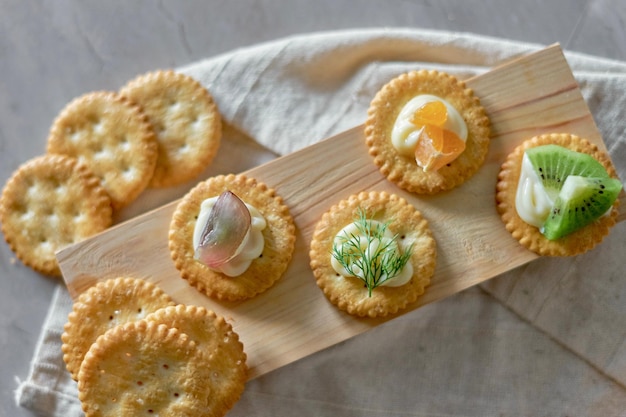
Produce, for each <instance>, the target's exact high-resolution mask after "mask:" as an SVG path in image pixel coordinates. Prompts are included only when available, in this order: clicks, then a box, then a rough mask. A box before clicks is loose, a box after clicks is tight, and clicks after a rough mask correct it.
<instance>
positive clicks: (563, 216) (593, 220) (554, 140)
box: [496, 133, 622, 256]
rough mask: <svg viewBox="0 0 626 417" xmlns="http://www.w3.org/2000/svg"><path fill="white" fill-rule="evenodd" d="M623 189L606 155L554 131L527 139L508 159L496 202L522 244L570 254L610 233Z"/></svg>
mask: <svg viewBox="0 0 626 417" xmlns="http://www.w3.org/2000/svg"><path fill="white" fill-rule="evenodd" d="M621 190H622V184H621V183H620V181H619V180H618V179H617V175H616V172H615V168H614V167H613V164H612V163H611V160H610V158H609V156H608V155H607V154H606V153H604V152H602V151H601V150H599V149H598V147H597V146H596V145H594V144H592V143H591V142H589V141H588V140H586V139H583V138H580V137H578V136H575V135H571V134H565V133H563V134H556V133H554V134H545V135H540V136H536V137H534V138H531V139H529V140H527V141H525V142H523V143H522V144H521V145H520V146H518V147H517V148H516V149H515V150H514V151H513V152H512V153H511V154H510V155H509V156H508V157H507V159H506V161H505V162H504V163H503V164H502V168H501V170H500V173H499V175H498V184H497V194H496V201H497V209H498V212H499V213H500V216H501V217H502V220H503V221H504V223H505V224H506V229H507V230H508V231H509V232H511V234H512V235H513V237H514V238H516V239H517V240H519V242H520V243H521V244H522V245H524V246H525V247H527V248H528V249H530V250H532V251H533V252H536V253H537V254H539V255H548V256H571V255H577V254H580V253H583V252H586V251H588V250H590V249H592V248H593V247H594V246H595V245H597V244H598V243H600V242H601V241H602V239H604V237H605V236H606V235H607V234H608V232H609V229H610V228H611V227H612V226H613V225H614V224H615V222H616V217H617V214H618V213H617V206H618V205H619V200H617V196H618V195H619V193H620V191H621Z"/></svg>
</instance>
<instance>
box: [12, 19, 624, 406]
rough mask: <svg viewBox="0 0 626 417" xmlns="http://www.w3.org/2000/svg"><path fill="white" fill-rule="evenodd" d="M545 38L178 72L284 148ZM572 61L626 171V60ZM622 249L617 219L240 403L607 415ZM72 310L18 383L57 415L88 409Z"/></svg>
mask: <svg viewBox="0 0 626 417" xmlns="http://www.w3.org/2000/svg"><path fill="white" fill-rule="evenodd" d="M542 47H543V45H535V44H528V43H521V42H513V41H507V40H500V39H494V38H488V37H484V36H477V35H474V34H469V33H451V32H441V31H427V30H419V29H367V30H351V31H340V32H328V33H315V34H309V35H302V36H296V37H290V38H286V39H281V40H278V41H275V42H270V43H266V44H262V45H258V46H254V47H250V48H245V49H240V50H236V51H233V52H231V53H228V54H225V55H221V56H217V57H213V58H209V59H206V60H204V61H201V62H197V63H193V64H191V65H189V66H186V67H184V68H179V69H178V70H179V71H181V72H185V73H188V74H190V75H192V76H193V77H195V78H196V79H198V80H200V81H201V82H202V83H203V84H204V85H205V86H206V87H207V88H208V89H209V90H210V91H211V93H212V95H213V96H214V97H215V99H216V101H217V103H218V106H219V109H220V112H221V113H222V115H223V118H224V120H225V121H226V122H227V123H228V124H230V125H232V126H234V127H236V128H237V129H238V130H240V131H242V132H244V133H245V134H247V135H248V136H250V137H251V138H253V139H254V140H256V141H258V142H259V143H260V144H262V145H264V146H265V147H267V148H268V149H270V150H272V151H273V152H275V153H277V154H280V155H284V154H287V153H290V152H293V151H295V150H297V149H300V148H303V147H305V146H308V145H310V144H313V143H315V142H317V141H319V140H321V139H324V138H326V137H329V136H332V135H334V134H336V133H340V132H342V131H344V130H346V129H348V128H351V127H354V126H356V125H359V124H361V123H363V122H364V120H365V116H366V110H367V107H368V105H369V102H370V100H371V98H372V97H373V95H374V94H375V93H376V91H377V90H378V89H379V88H380V87H381V86H382V85H383V84H384V83H385V82H386V81H388V80H389V79H390V78H391V77H393V76H395V75H397V74H400V73H402V72H405V71H408V70H411V69H416V68H435V69H439V70H442V71H446V72H449V73H453V74H456V75H458V76H459V77H461V78H464V77H468V76H471V75H476V74H480V73H482V72H484V71H487V70H488V69H489V68H490V67H492V66H494V65H497V64H499V63H501V62H503V61H506V60H509V59H511V58H513V57H516V56H520V55H522V54H527V53H529V52H532V51H535V50H538V49H540V48H542ZM566 58H567V60H568V62H569V64H570V66H571V67H572V69H573V72H574V75H575V77H576V79H577V80H578V82H579V83H580V87H581V90H582V92H583V96H584V97H585V99H586V100H587V102H588V104H589V107H590V109H591V112H592V114H593V115H594V118H595V120H596V122H597V125H598V128H599V129H600V131H601V133H602V135H603V137H604V140H605V142H606V145H607V147H608V149H609V152H610V154H611V156H612V158H613V161H614V162H615V164H616V167H617V170H618V173H619V175H620V177H621V178H626V138H625V137H624V135H623V134H624V129H625V127H626V126H625V125H624V123H623V120H625V116H626V114H625V113H626V64H625V63H621V62H616V61H611V60H607V59H600V58H596V57H592V56H588V55H584V54H579V53H571V52H567V51H566ZM227 139H228V138H225V140H227ZM624 253H626V227H625V225H624V224H623V223H622V224H619V225H618V226H617V227H615V228H614V230H613V231H612V233H611V235H610V236H609V237H608V238H607V240H606V241H605V242H603V244H602V245H601V246H600V247H598V248H597V249H595V250H593V251H591V252H590V253H588V254H585V255H582V256H579V257H576V258H567V259H539V260H537V261H535V262H533V263H531V264H529V265H527V266H525V267H521V268H518V269H516V270H514V271H511V272H509V273H507V274H505V275H503V276H501V277H498V278H496V279H493V280H491V281H489V282H487V283H485V284H483V285H482V289H484V290H486V291H487V292H488V293H490V294H491V295H493V297H495V298H496V299H497V300H499V302H496V301H495V300H494V298H492V297H491V296H489V295H487V294H486V293H485V292H484V291H482V290H481V289H479V288H473V289H471V290H469V291H466V292H464V293H461V294H459V295H456V296H454V297H450V298H449V299H446V300H443V301H441V302H438V303H435V304H432V305H428V306H426V307H424V308H421V309H418V310H416V311H414V312H412V313H410V314H407V315H404V316H402V317H400V318H398V319H396V320H392V321H391V322H389V323H388V324H386V325H383V326H379V327H378V328H376V329H374V330H372V331H370V332H368V333H366V334H364V335H361V336H358V337H356V338H354V339H351V340H349V341H347V342H344V343H342V344H339V345H337V346H333V347H331V348H329V349H326V350H324V351H322V352H319V353H317V354H315V355H312V356H310V357H308V358H305V359H303V360H301V361H298V362H296V363H294V364H292V365H289V366H287V367H284V368H282V369H279V370H277V371H274V372H272V373H270V374H268V375H265V376H263V377H261V378H258V379H256V380H254V381H251V382H250V383H249V384H248V387H247V388H246V391H245V393H244V396H243V398H242V399H241V401H240V402H239V403H238V404H237V405H236V406H235V408H234V409H233V410H232V412H231V414H232V415H242V416H243V415H247V416H250V415H273V416H281V415H285V416H286V415H293V414H294V413H298V414H302V415H336V416H353V415H354V416H356V415H360V416H363V415H367V416H390V415H423V414H427V415H456V414H461V415H466V416H474V415H476V416H482V415H493V414H499V413H503V414H507V413H513V414H516V415H538V414H542V415H554V414H559V415H561V414H568V415H589V414H590V411H591V410H592V411H594V412H598V413H599V414H598V415H612V413H614V412H615V410H621V409H626V390H624V389H623V386H624V385H626V332H624V330H623V325H621V323H623V322H624V319H625V318H626V310H625V309H624V307H623V306H624V305H625V304H624V302H623V300H624V299H625V298H626V279H624V276H623V267H621V266H620V264H619V262H618V260H619V256H620V255H621V256H623V254H624ZM70 308H71V300H70V298H69V295H68V294H67V291H66V290H65V289H64V288H63V287H62V286H59V288H58V289H57V291H56V292H55V295H54V297H53V299H52V302H51V306H50V311H49V314H48V317H47V319H46V322H45V324H44V328H43V329H42V336H41V338H40V342H39V344H38V346H37V349H36V352H35V356H34V358H33V362H32V364H31V371H30V374H29V376H28V378H27V380H26V381H23V382H21V383H20V385H19V387H18V389H17V391H16V401H17V402H18V404H20V405H22V406H25V407H28V408H31V409H33V410H35V411H37V412H38V413H40V414H42V415H46V416H61V415H62V416H64V417H73V416H80V415H82V412H81V411H80V404H79V403H78V400H77V398H76V387H75V383H74V382H73V381H72V380H71V378H70V377H69V374H68V373H67V372H66V371H65V368H64V364H63V362H62V355H61V353H60V341H59V336H60V334H61V332H62V325H63V323H64V322H65V319H66V317H67V313H68V312H69V310H70ZM509 309H510V310H512V311H514V312H515V313H517V315H515V314H511V311H510V310H509ZM538 329H540V330H541V331H539V330H538ZM555 341H556V342H555ZM600 400H601V401H600ZM429 413H430V414H429Z"/></svg>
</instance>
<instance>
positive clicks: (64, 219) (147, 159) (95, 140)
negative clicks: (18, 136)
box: [0, 71, 222, 276]
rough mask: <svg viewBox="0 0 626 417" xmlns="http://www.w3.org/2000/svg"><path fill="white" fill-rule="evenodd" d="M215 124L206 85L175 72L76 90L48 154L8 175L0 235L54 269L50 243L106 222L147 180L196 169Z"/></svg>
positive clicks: (43, 268)
mask: <svg viewBox="0 0 626 417" xmlns="http://www.w3.org/2000/svg"><path fill="white" fill-rule="evenodd" d="M221 132H222V130H221V119H220V114H219V111H218V108H217V106H216V104H215V102H214V101H213V98H212V97H211V95H210V93H209V92H208V91H207V90H206V89H205V88H204V87H203V86H202V85H201V84H200V83H199V82H198V81H196V80H194V79H193V78H191V77H189V76H187V75H184V74H180V73H176V72H174V71H156V72H152V73H148V74H144V75H141V76H139V77H137V78H135V79H133V80H131V81H129V82H128V83H127V84H126V85H125V86H124V87H122V88H121V89H120V91H119V92H104V91H98V92H91V93H87V94H85V95H83V96H81V97H78V98H76V99H75V100H73V101H72V102H70V103H69V104H68V105H67V106H66V107H65V108H64V109H63V110H62V111H61V112H60V114H59V115H58V116H57V118H56V119H55V120H54V122H53V124H52V127H51V129H50V133H49V136H48V140H47V152H46V154H45V155H43V156H39V157H36V158H34V159H32V160H30V161H27V162H26V163H24V164H22V165H21V166H20V167H18V169H17V170H16V171H15V172H14V174H13V175H12V177H11V178H10V179H9V180H8V181H7V183H6V185H5V187H4V190H3V192H2V197H1V199H0V222H1V223H2V231H3V233H4V237H5V240H6V241H7V243H8V244H9V246H10V247H11V250H13V252H14V253H15V254H16V256H17V258H18V259H20V260H21V261H22V262H23V263H24V264H25V265H27V266H30V267H31V268H33V269H34V270H36V271H38V272H40V273H43V274H46V275H51V276H60V275H61V271H60V270H59V266H58V263H57V261H56V258H55V252H57V251H58V250H60V249H62V248H64V247H66V246H68V245H71V244H72V243H76V242H78V241H80V240H82V239H84V238H86V237H89V236H91V235H94V234H96V233H98V232H100V231H102V230H104V229H106V228H107V227H109V226H110V225H111V223H112V222H113V216H114V213H115V212H116V211H117V210H119V209H121V208H122V207H124V206H126V205H128V204H130V203H131V202H132V201H134V200H135V199H136V198H137V197H138V196H139V195H140V194H141V193H142V191H144V189H146V187H148V186H152V187H167V186H174V185H177V184H180V183H183V182H186V181H189V180H191V179H193V178H195V177H196V176H197V175H198V174H200V173H201V172H202V171H203V170H204V169H205V168H206V167H207V165H209V164H210V163H211V161H212V160H213V158H214V157H215V155H216V153H217V150H218V147H219V143H220V140H221Z"/></svg>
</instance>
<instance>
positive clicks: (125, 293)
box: [61, 277, 174, 380]
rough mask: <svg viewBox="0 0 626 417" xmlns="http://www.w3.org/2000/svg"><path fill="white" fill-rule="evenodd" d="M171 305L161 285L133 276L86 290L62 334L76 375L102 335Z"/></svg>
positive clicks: (66, 359)
mask: <svg viewBox="0 0 626 417" xmlns="http://www.w3.org/2000/svg"><path fill="white" fill-rule="evenodd" d="M170 305H174V302H173V301H172V299H171V298H170V297H169V296H168V295H167V294H165V292H163V290H161V289H160V288H159V287H157V286H156V285H154V284H152V283H150V282H148V281H145V280H141V279H135V278H129V277H120V278H113V279H108V280H105V281H101V282H99V283H98V284H96V285H94V286H93V287H91V288H89V289H88V290H87V291H85V292H84V293H82V294H81V295H80V296H79V297H78V299H77V300H76V302H75V303H74V305H73V307H72V312H70V314H69V315H68V318H67V323H66V324H65V326H64V332H63V334H62V335H61V340H62V341H63V345H62V346H61V349H62V351H63V361H64V362H65V364H66V367H67V370H68V371H69V372H70V374H72V378H74V379H75V380H76V379H77V378H78V371H79V369H80V364H81V363H82V361H83V358H84V356H85V354H86V353H87V351H88V350H89V347H90V346H91V344H92V343H93V342H95V340H96V339H97V338H98V336H100V335H102V334H104V333H105V332H106V331H107V330H109V329H112V328H113V327H115V326H117V325H120V324H124V323H127V322H130V321H136V320H139V319H142V318H144V317H146V316H147V315H149V314H150V313H153V312H154V311H156V310H158V309H160V308H163V307H167V306H170Z"/></svg>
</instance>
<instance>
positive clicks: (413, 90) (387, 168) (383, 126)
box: [365, 70, 490, 194]
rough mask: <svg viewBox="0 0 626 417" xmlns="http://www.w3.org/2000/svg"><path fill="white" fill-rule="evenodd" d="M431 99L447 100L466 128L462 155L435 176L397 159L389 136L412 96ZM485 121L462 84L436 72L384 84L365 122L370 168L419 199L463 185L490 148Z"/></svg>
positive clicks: (409, 160) (400, 157)
mask: <svg viewBox="0 0 626 417" xmlns="http://www.w3.org/2000/svg"><path fill="white" fill-rule="evenodd" d="M420 94H431V95H434V96H437V97H440V98H443V99H444V100H446V101H448V102H449V103H450V104H451V105H452V106H453V107H454V108H455V109H456V110H457V111H458V112H459V113H460V114H461V116H462V117H463V119H464V120H465V123H466V124H467V128H468V137H467V141H466V147H465V150H464V151H463V153H461V155H459V157H458V158H456V159H455V160H454V161H452V162H451V163H450V164H448V165H447V166H444V167H442V168H441V169H439V170H437V171H429V172H424V171H423V170H422V168H420V167H419V166H418V165H417V163H416V162H415V159H414V158H408V157H406V156H403V155H401V154H400V153H399V152H398V151H397V150H396V149H395V148H394V146H393V144H392V142H391V131H392V129H393V126H394V123H395V121H396V119H397V117H398V115H399V114H400V111H401V110H402V108H403V107H404V105H405V104H406V103H407V102H409V101H410V100H411V99H412V98H414V97H415V96H418V95H420ZM489 125H490V122H489V118H488V117H487V114H486V112H485V110H484V108H483V107H482V106H481V105H480V101H479V99H478V98H477V97H475V96H474V93H473V91H472V90H471V89H469V88H467V87H466V86H465V83H463V82H462V81H459V80H458V79H456V78H455V77H453V76H451V75H449V74H446V73H443V72H438V71H426V70H421V71H412V72H409V73H406V74H402V75H400V76H398V77H396V78H394V79H392V80H391V81H389V82H388V83H387V84H385V85H384V86H383V87H382V88H381V89H380V90H379V91H378V93H377V94H376V95H375V97H374V98H373V99H372V101H371V103H370V107H369V109H368V117H367V120H366V122H365V141H366V144H367V146H368V147H369V153H370V155H371V156H372V157H373V158H374V163H375V164H376V165H377V166H378V168H379V170H380V172H381V173H382V174H383V175H384V176H386V177H387V179H388V180H389V181H391V182H393V183H395V184H397V185H398V186H399V187H401V188H403V189H405V190H407V191H410V192H413V193H417V194H435V193H438V192H441V191H445V190H450V189H452V188H454V187H457V186H459V185H460V184H462V183H463V182H465V181H466V180H467V179H468V178H470V177H471V176H472V175H474V174H475V173H476V171H478V169H479V168H480V167H481V166H482V164H483V162H484V160H485V157H486V155H487V151H488V149H489V135H490V129H489Z"/></svg>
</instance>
